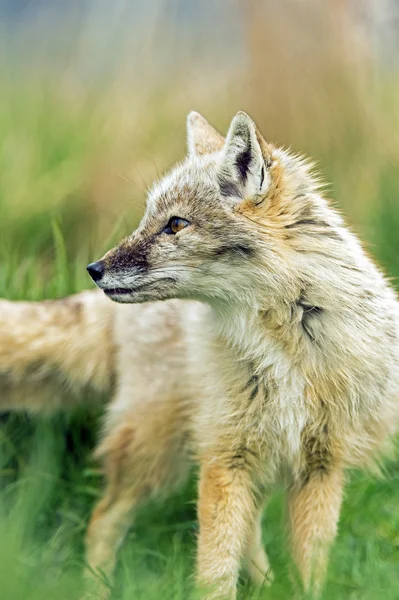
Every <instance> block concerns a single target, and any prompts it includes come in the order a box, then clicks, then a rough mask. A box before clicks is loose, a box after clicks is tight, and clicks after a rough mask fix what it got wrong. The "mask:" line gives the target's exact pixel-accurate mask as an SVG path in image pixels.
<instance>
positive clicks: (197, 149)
mask: <svg viewBox="0 0 399 600" xmlns="http://www.w3.org/2000/svg"><path fill="white" fill-rule="evenodd" d="M187 140H188V151H189V154H191V155H196V156H203V155H204V154H212V153H213V152H217V151H218V150H221V148H223V144H224V137H223V136H222V135H220V133H219V132H218V131H216V129H214V128H213V127H212V125H209V123H208V121H207V120H206V119H204V117H203V116H201V115H200V114H199V113H197V112H195V111H194V110H193V111H191V112H190V114H189V115H188V117H187Z"/></svg>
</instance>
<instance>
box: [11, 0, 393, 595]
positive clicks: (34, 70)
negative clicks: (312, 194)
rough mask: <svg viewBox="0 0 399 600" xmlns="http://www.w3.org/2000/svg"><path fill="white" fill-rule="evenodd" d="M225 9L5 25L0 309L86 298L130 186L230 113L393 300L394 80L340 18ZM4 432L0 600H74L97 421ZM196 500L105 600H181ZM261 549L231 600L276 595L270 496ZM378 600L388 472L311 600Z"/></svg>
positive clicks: (133, 189) (140, 527) (280, 528)
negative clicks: (195, 119) (262, 584)
mask: <svg viewBox="0 0 399 600" xmlns="http://www.w3.org/2000/svg"><path fill="white" fill-rule="evenodd" d="M89 4H90V3H89ZM222 4H223V6H224V8H219V9H218V10H216V9H215V6H214V5H215V3H211V2H205V3H204V6H205V8H203V9H202V12H201V11H200V14H199V15H196V16H195V18H193V17H192V15H191V20H190V15H189V16H187V14H185V13H184V10H183V5H182V3H179V2H174V3H173V2H168V3H165V2H161V1H160V0H159V1H158V2H154V7H153V10H152V11H151V14H148V15H145V17H143V16H142V14H141V13H140V11H139V7H138V5H137V4H136V3H130V4H129V3H123V2H116V3H115V6H116V7H117V8H111V7H110V6H108V8H106V9H104V5H102V4H101V3H98V6H103V9H100V8H98V7H97V8H95V9H92V10H87V11H86V12H85V14H84V18H83V17H82V14H81V13H80V12H79V11H78V13H75V12H74V11H72V10H71V11H70V12H68V13H67V14H65V7H64V8H63V9H62V11H63V12H61V13H60V14H57V12H55V14H50V15H49V14H48V12H43V11H39V10H37V11H34V10H32V11H31V12H30V13H29V14H28V15H27V16H26V15H24V19H21V20H20V21H17V22H15V23H13V24H12V26H10V24H9V23H4V27H3V28H2V30H3V36H2V48H1V50H2V51H1V52H0V77H1V94H0V216H1V218H0V295H1V296H3V297H6V298H11V299H21V298H24V299H26V298H27V299H32V300H33V299H41V298H48V297H60V296H63V295H65V294H68V293H71V292H74V291H77V290H80V289H84V288H86V287H89V286H90V282H89V281H88V278H87V276H86V273H85V269H84V267H85V265H86V264H87V262H88V261H89V259H94V258H96V257H98V256H99V255H101V253H102V252H103V251H104V250H105V249H107V248H109V247H110V245H111V244H112V243H113V241H114V240H116V239H118V237H120V236H121V235H122V234H126V233H128V232H130V231H131V230H132V229H133V228H134V227H135V225H136V224H137V222H138V220H139V218H140V214H141V212H142V208H143V202H144V197H145V191H146V188H147V186H148V185H150V183H151V181H152V180H153V179H154V178H155V177H157V176H158V175H159V173H161V172H163V171H164V170H165V168H166V167H168V165H170V164H171V163H172V162H173V161H174V160H176V159H177V158H179V157H181V156H182V155H183V151H184V150H183V148H184V143H185V142H184V136H185V133H184V127H185V125H184V120H185V115H186V113H187V112H188V111H189V110H190V109H196V110H199V111H201V112H203V113H204V114H206V116H207V117H208V118H209V119H210V120H211V121H213V122H214V123H215V125H217V126H218V127H219V128H220V129H221V130H222V131H224V130H225V129H226V128H227V126H228V122H229V120H230V118H231V116H232V115H233V114H234V112H235V111H236V110H239V109H245V110H247V111H248V112H249V113H250V114H251V115H252V116H253V117H254V118H255V120H256V121H257V122H258V124H259V126H260V128H261V129H262V131H263V132H264V134H265V136H266V137H267V138H269V139H270V140H272V141H275V142H278V143H281V144H283V145H289V146H291V147H292V148H293V149H294V150H296V151H301V152H306V153H308V154H310V155H311V156H313V157H314V158H315V159H316V160H317V162H318V164H319V166H320V170H321V172H322V173H323V175H324V176H325V178H326V179H327V180H328V181H331V182H333V183H332V184H331V185H330V186H329V187H328V193H329V195H330V196H331V197H332V198H333V200H334V202H336V203H337V205H338V206H339V207H340V208H342V210H343V211H344V212H345V214H346V215H347V220H348V221H349V223H350V224H351V226H352V227H353V228H354V229H355V231H357V232H359V233H360V235H361V237H362V239H364V240H365V242H366V243H367V245H368V248H369V250H370V251H371V252H372V254H373V255H374V256H375V257H376V259H377V260H378V262H379V263H380V264H381V265H382V266H383V268H384V269H385V271H386V272H387V273H388V274H389V275H391V276H392V277H393V281H394V284H395V285H396V279H395V278H396V277H397V276H398V275H399V236H398V229H399V170H398V163H399V161H398V158H399V139H398V136H397V134H395V132H397V130H398V129H397V128H398V117H399V113H398V111H399V109H398V105H397V102H396V99H397V95H398V84H397V78H396V76H395V73H393V72H391V71H389V69H387V68H386V66H385V65H383V64H381V63H378V61H376V59H375V56H374V55H373V54H372V53H371V52H370V48H369V47H367V45H365V44H364V43H358V42H357V41H356V39H357V38H356V36H355V27H354V23H353V21H352V20H351V17H350V15H347V14H346V13H345V14H344V13H341V12H337V11H339V10H340V9H339V6H341V5H338V4H335V3H331V6H329V7H326V6H324V8H323V10H321V9H319V10H318V9H316V8H315V7H314V6H313V8H312V10H310V9H309V8H306V7H304V5H303V4H302V5H300V4H298V3H295V2H288V1H286V2H281V3H272V2H259V3H248V4H247V3H245V7H246V8H245V10H244V8H243V6H244V5H243V4H240V3H238V4H237V3H228V2H226V3H220V5H219V6H220V7H221V6H222ZM74 6H75V5H74ZM59 10H61V9H59ZM61 17H62V27H61V26H60V23H61ZM194 22H195V24H194ZM54 23H56V24H57V27H55V26H54ZM1 418H2V420H1V427H0V484H1V492H0V513H1V514H0V597H1V598H4V599H6V600H14V599H15V600H22V599H24V600H36V599H37V600H39V599H40V600H47V599H48V600H50V599H54V598H57V600H58V599H59V600H63V599H65V600H66V599H68V600H73V599H74V598H76V599H77V598H78V597H79V594H80V591H81V580H80V572H81V568H82V564H83V536H84V532H85V528H86V523H87V519H88V516H89V514H90V510H91V508H92V506H93V503H94V501H95V500H96V498H97V497H98V496H99V490H100V486H101V473H100V472H99V470H98V467H97V465H96V464H95V463H94V462H93V461H92V460H91V458H90V450H91V449H92V448H93V446H94V443H95V438H96V432H97V430H98V427H99V414H98V412H97V411H95V410H93V409H91V410H89V409H87V410H83V409H81V412H79V413H76V414H73V415H69V414H68V415H55V416H54V417H52V418H51V419H46V420H43V419H40V418H35V419H32V418H29V417H27V416H26V415H3V416H2V417H1ZM194 499H195V477H194V476H193V479H192V482H191V484H190V485H189V486H188V488H187V489H186V490H185V491H184V492H183V493H181V494H180V495H178V496H176V497H174V498H171V499H170V500H168V501H167V502H163V503H161V502H159V503H154V504H152V505H151V506H148V507H146V508H144V509H143V510H142V511H141V512H140V514H139V515H138V517H137V521H136V526H135V527H134V528H133V529H132V531H131V533H130V534H129V537H128V540H127V543H126V544H125V545H124V547H123V550H122V552H121V560H120V561H119V568H118V577H117V584H116V588H115V592H114V596H115V598H117V597H118V598H126V599H127V598H135V599H136V598H137V599H143V600H155V599H158V598H162V599H163V600H167V599H169V598H170V599H171V600H172V599H177V600H183V599H186V598H187V597H188V593H189V590H190V588H191V574H192V570H193V563H194V548H195V535H196V519H195V505H194ZM264 541H265V543H266V545H267V548H268V551H269V554H270V559H271V563H272V566H273V568H274V570H275V574H276V582H275V584H274V585H273V587H272V588H271V590H268V591H261V592H254V591H253V590H251V589H250V588H249V587H247V584H246V583H245V581H243V583H242V585H243V592H242V597H246V598H247V597H248V598H249V597H250V598H271V599H272V598H273V599H276V600H280V599H281V600H282V599H286V598H287V597H289V595H290V592H291V585H290V582H289V578H288V575H287V573H288V563H289V559H288V557H287V551H286V548H287V539H286V535H285V527H284V495H283V491H282V490H280V491H277V492H276V495H275V496H274V497H273V498H272V499H271V502H270V506H269V507H268V510H267V511H266V513H265V522H264ZM244 590H245V592H244ZM382 597H384V598H385V599H386V600H390V599H392V600H393V599H397V598H399V462H393V463H391V464H390V465H387V467H386V469H385V477H384V478H382V479H379V480H375V479H371V478H370V477H369V476H366V475H362V474H357V473H354V474H352V475H351V479H350V485H349V486H348V490H347V494H346V499H345V503H344V508H343V513H342V519H341V524H340V534H339V537H338V541H337V544H336V546H335V548H334V552H333V556H332V562H331V567H330V570H329V574H328V582H327V587H326V591H325V593H324V595H323V598H326V599H329V598H331V599H341V598H342V599H348V598H349V599H351V600H352V599H359V600H360V599H361V600H365V599H380V598H382Z"/></svg>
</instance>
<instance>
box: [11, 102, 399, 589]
mask: <svg viewBox="0 0 399 600" xmlns="http://www.w3.org/2000/svg"><path fill="white" fill-rule="evenodd" d="M188 145H189V154H188V157H187V158H186V159H185V161H184V162H183V163H182V164H180V165H178V166H177V167H175V168H174V169H173V170H172V171H171V172H170V173H169V174H168V175H166V177H164V178H163V179H162V180H161V181H160V182H159V183H158V184H156V185H155V187H154V188H153V190H152V191H151V193H150V194H149V198H148V202H147V207H146V211H145V215H144V217H143V220H142V222H141V224H140V226H139V228H138V229H137V230H136V231H135V232H134V233H133V234H132V235H131V236H129V237H128V238H126V239H125V240H123V241H122V242H121V243H120V244H119V246H117V247H116V248H114V249H113V250H111V251H109V252H108V253H107V254H106V255H105V256H104V257H103V259H101V260H99V261H98V262H95V263H92V264H91V265H89V266H88V267H87V268H88V271H89V273H90V275H91V277H92V278H93V280H94V281H95V283H96V284H97V286H98V287H99V288H101V290H102V291H103V292H104V294H105V296H107V297H108V298H110V299H111V300H114V301H116V302H118V303H119V304H112V303H111V302H109V300H107V298H105V297H102V296H101V292H85V293H83V294H80V295H76V296H73V297H70V298H67V299H65V300H60V301H55V302H50V303H46V302H44V303H39V304H30V303H9V302H6V301H4V302H2V303H1V305H0V308H1V317H0V319H1V320H0V335H1V346H0V372H1V373H2V375H1V378H0V384H1V386H2V387H1V390H2V392H1V394H2V395H1V399H0V400H1V402H2V405H3V406H4V407H5V408H11V409H12V408H28V409H30V408H37V409H43V408H45V407H47V406H50V405H52V404H56V403H58V404H59V405H62V403H63V400H62V396H57V392H56V389H58V387H59V384H60V383H61V384H65V382H67V383H69V385H70V386H71V388H72V389H75V390H76V392H77V391H78V390H79V389H80V388H81V387H82V386H83V385H87V384H92V385H93V386H95V387H98V388H111V387H112V386H113V387H114V389H115V391H114V396H113V400H112V402H111V403H110V405H109V408H108V411H107V415H106V419H105V424H104V430H103V435H102V439H101V441H100V444H99V447H98V449H97V451H96V452H97V456H98V457H99V458H101V459H102V460H103V462H104V467H105V473H106V479H107V483H106V489H105V493H104V497H103V499H102V500H101V501H100V503H99V504H98V506H97V507H96V508H95V510H94V513H93V516H92V519H91V522H90V525H89V530H88V534H87V560H88V563H89V565H90V567H91V570H92V571H93V570H94V571H96V570H97V571H103V572H105V573H106V574H111V572H112V570H113V567H114V563H115V554H116V551H117V548H118V546H119V545H120V543H121V542H122V540H123V537H124V535H125V533H126V531H127V529H128V528H129V527H130V525H131V522H132V514H133V513H134V509H135V508H136V506H137V505H138V504H140V503H142V502H143V501H145V500H146V498H148V497H149V495H152V494H156V493H158V492H161V491H165V490H168V489H171V488H172V487H174V486H177V485H179V484H180V483H181V482H182V481H183V480H184V478H185V475H186V473H187V471H188V467H189V465H190V462H191V461H192V460H195V461H197V462H198V463H199V465H200V475H199V500H198V518H199V536H198V552H197V581H198V585H199V586H200V588H201V589H202V590H203V593H204V595H205V596H206V598H207V599H211V598H212V599H216V598H217V599H221V598H223V599H229V600H232V599H234V598H235V597H236V585H237V578H238V574H239V569H240V566H241V563H244V564H245V565H246V567H247V568H248V570H249V574H250V575H251V577H252V578H253V580H254V581H255V582H258V583H264V582H270V581H271V579H272V574H271V570H270V567H269V562H268V559H267V556H266V554H265V551H264V549H263V548H262V544H261V529H260V518H261V513H262V509H263V506H264V504H265V501H266V499H267V496H268V494H269V493H270V489H271V488H272V485H273V483H274V482H275V481H276V479H277V478H278V477H280V476H281V475H282V474H284V477H285V480H286V483H287V494H288V507H289V511H288V514H289V519H290V531H291V540H292V551H293V559H294V562H295V564H296V566H297V569H298V572H299V574H300V576H301V580H302V582H303V586H304V589H305V590H307V591H309V592H311V593H314V594H316V595H317V594H318V593H320V590H321V586H322V582H323V576H324V574H325V570H326V567H327V559H328V550H329V546H330V545H331V543H332V542H333V540H334V537H335V535H336V531H337V523H338V519H339V513H340V505H341V499H342V493H343V488H344V482H345V475H344V472H345V469H346V468H347V467H352V466H355V467H358V466H364V467H370V466H373V465H374V464H376V461H377V460H378V458H379V457H380V456H381V455H382V454H384V453H385V452H388V451H389V448H390V439H391V438H392V436H393V435H394V434H395V432H396V431H397V429H398V426H399V304H398V302H397V299H396V297H395V294H394V292H393V290H392V289H391V287H390V286H389V285H388V283H387V281H386V280H385V279H384V277H383V275H382V274H381V273H380V271H379V270H378V269H377V268H376V266H375V265H374V264H373V262H372V261H371V260H370V259H369V258H368V257H367V256H366V254H365V252H364V251H363V249H362V247H361V245H360V244H359V242H358V240H357V239H356V237H355V236H354V235H353V233H351V232H350V231H349V230H348V229H347V227H346V226H345V225H344V222H343V220H342V218H341V217H340V216H339V215H338V214H337V213H336V211H335V210H334V209H333V208H332V207H331V206H330V205H329V204H328V202H327V201H326V200H325V199H324V198H323V196H322V194H321V191H320V185H319V183H318V180H317V178H315V177H314V175H313V174H312V169H311V165H310V164H309V163H308V162H307V161H305V160H304V159H302V158H300V157H297V156H293V155H292V154H290V153H289V152H287V151H285V150H282V149H280V148H277V147H275V146H274V145H272V144H270V143H268V142H266V141H265V140H264V138H263V137H262V135H261V134H260V132H259V130H258V129H257V127H256V125H255V124H254V122H253V121H252V120H251V119H250V117H248V115H246V114H245V113H242V112H240V113H238V114H237V115H236V116H235V117H234V119H233V121H232V123H231V126H230V129H229V131H228V134H227V137H226V139H224V138H223V137H222V136H221V135H220V134H219V133H218V132H217V131H216V130H215V129H213V128H212V127H211V126H210V125H209V124H208V123H207V122H206V120H205V119H204V118H203V117H201V116H200V115H199V114H198V113H191V114H190V115H189V118H188ZM165 300H167V301H168V302H163V301H165ZM159 301H161V302H159ZM132 304H134V306H132ZM68 397H69V398H75V397H76V399H78V393H76V394H75V395H73V394H72V395H71V393H70V392H68ZM56 398H59V400H58V401H57V402H56ZM98 591H99V592H101V593H103V594H104V595H105V594H106V591H105V590H102V591H100V590H98Z"/></svg>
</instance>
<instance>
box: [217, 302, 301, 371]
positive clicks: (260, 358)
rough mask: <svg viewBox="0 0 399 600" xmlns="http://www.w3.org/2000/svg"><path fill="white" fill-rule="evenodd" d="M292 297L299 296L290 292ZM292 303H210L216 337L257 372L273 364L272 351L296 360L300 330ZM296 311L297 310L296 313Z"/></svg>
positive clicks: (273, 354)
mask: <svg viewBox="0 0 399 600" xmlns="http://www.w3.org/2000/svg"><path fill="white" fill-rule="evenodd" d="M292 295H293V297H294V296H295V295H299V292H297V294H295V292H294V291H293V292H292ZM296 306H297V304H296V301H295V300H293V301H292V302H288V301H287V300H284V301H283V300H281V301H273V302H267V301H265V299H257V298H256V297H255V296H253V297H252V303H251V304H250V303H248V302H241V303H238V302H236V303H234V302H232V303H231V304H229V305H226V304H223V305H221V304H217V303H212V304H211V309H212V316H213V325H214V328H215V332H216V335H218V336H221V337H222V338H223V339H224V340H225V343H227V344H228V345H229V346H231V347H233V348H234V349H235V351H236V352H237V355H238V357H239V358H240V359H242V360H247V361H250V362H251V363H253V364H254V366H255V368H256V369H257V370H259V371H262V370H264V369H267V368H268V367H270V366H271V365H272V364H273V362H274V361H275V356H276V352H277V353H278V354H281V355H285V356H286V357H287V358H290V360H291V362H292V359H294V362H297V361H298V357H299V349H300V346H301V336H302V331H301V329H300V327H299V324H298V321H299V320H300V319H299V317H298V315H296V314H295V313H296V312H297V310H296ZM299 310H300V309H298V312H299Z"/></svg>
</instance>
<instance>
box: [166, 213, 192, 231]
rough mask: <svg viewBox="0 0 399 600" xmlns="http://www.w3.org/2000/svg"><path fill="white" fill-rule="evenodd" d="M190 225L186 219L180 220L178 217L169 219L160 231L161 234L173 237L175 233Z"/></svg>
mask: <svg viewBox="0 0 399 600" xmlns="http://www.w3.org/2000/svg"><path fill="white" fill-rule="evenodd" d="M187 225H190V223H189V221H186V219H181V218H180V217H172V218H171V219H169V222H168V224H167V225H166V227H165V228H164V229H163V230H162V233H168V234H169V235H174V234H175V233H179V231H181V230H182V229H184V228H185V227H187Z"/></svg>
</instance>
